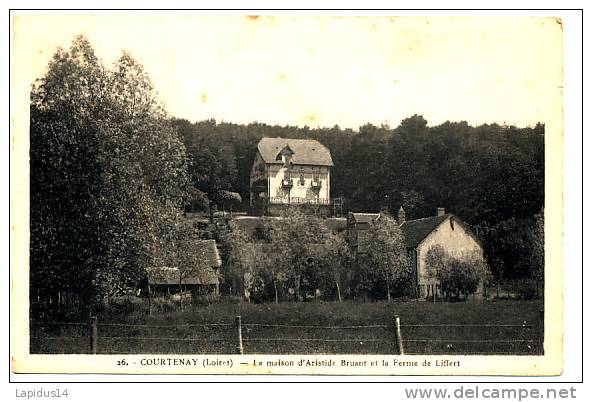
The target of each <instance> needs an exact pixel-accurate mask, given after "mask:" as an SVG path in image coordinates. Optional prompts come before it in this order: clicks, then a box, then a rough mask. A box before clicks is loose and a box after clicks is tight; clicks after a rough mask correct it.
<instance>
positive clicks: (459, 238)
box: [347, 207, 483, 298]
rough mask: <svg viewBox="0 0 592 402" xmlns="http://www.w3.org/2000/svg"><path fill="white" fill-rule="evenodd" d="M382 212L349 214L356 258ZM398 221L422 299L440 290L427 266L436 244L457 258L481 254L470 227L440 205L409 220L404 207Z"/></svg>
mask: <svg viewBox="0 0 592 402" xmlns="http://www.w3.org/2000/svg"><path fill="white" fill-rule="evenodd" d="M380 216H381V215H380V214H379V213H350V214H349V215H348V223H347V231H348V232H347V233H348V242H349V244H350V247H351V249H352V252H353V256H354V258H355V257H357V256H358V255H359V254H362V253H364V252H365V249H366V248H367V247H368V243H367V241H366V237H367V234H366V233H365V232H366V231H367V230H368V229H370V228H371V227H372V224H373V223H374V222H375V221H376V220H377V219H380ZM398 223H399V226H400V228H401V231H402V232H403V236H404V238H405V246H406V248H407V253H408V255H409V256H410V257H411V261H412V264H413V267H414V271H415V278H416V286H417V295H418V296H419V297H422V298H429V297H433V296H434V295H438V294H439V293H440V289H439V285H438V281H437V280H436V279H435V278H431V277H430V276H429V275H428V273H427V269H426V256H427V253H428V251H429V250H430V249H431V248H432V247H433V246H440V247H442V248H443V249H444V251H446V252H447V253H448V254H449V255H451V256H453V257H456V258H461V259H462V258H471V257H482V256H483V248H482V246H481V243H480V242H479V240H478V239H477V237H476V236H475V235H474V234H473V232H472V231H471V230H470V229H469V226H468V225H467V224H465V223H464V222H462V221H461V220H460V219H459V218H458V217H456V216H455V215H453V214H446V213H445V210H444V208H438V209H437V211H436V215H434V216H430V217H426V218H421V219H415V220H410V221H407V220H406V219H405V210H404V209H403V208H402V207H401V208H400V209H399V213H398Z"/></svg>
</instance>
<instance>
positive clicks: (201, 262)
mask: <svg viewBox="0 0 592 402" xmlns="http://www.w3.org/2000/svg"><path fill="white" fill-rule="evenodd" d="M196 252H197V254H198V256H197V264H196V266H194V267H187V268H186V269H184V270H183V272H181V271H180V270H179V268H178V267H149V268H146V274H147V276H148V283H149V284H151V285H178V284H179V281H180V280H181V279H182V281H181V283H182V284H184V285H215V284H217V283H218V273H217V270H216V269H215V268H219V267H221V266H222V259H221V258H220V254H219V253H218V247H216V242H215V241H214V240H197V241H196ZM213 268H214V269H213ZM181 274H183V278H181Z"/></svg>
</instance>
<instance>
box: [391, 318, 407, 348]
mask: <svg viewBox="0 0 592 402" xmlns="http://www.w3.org/2000/svg"><path fill="white" fill-rule="evenodd" d="M394 318H395V319H394V320H393V324H394V330H395V348H396V353H395V354H397V355H403V354H405V353H404V351H403V338H402V337H401V319H400V318H399V316H398V315H396V314H395V317H394Z"/></svg>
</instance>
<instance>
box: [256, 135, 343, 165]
mask: <svg viewBox="0 0 592 402" xmlns="http://www.w3.org/2000/svg"><path fill="white" fill-rule="evenodd" d="M286 146H287V147H288V148H289V149H290V150H291V151H292V152H293V153H294V154H293V155H292V164H294V165H313V166H333V159H331V152H329V149H328V148H327V147H325V146H324V145H323V144H321V143H320V142H318V141H316V140H297V139H293V138H279V137H277V138H269V137H264V138H261V141H259V144H257V149H258V150H259V153H260V154H261V157H262V158H263V161H264V162H265V163H282V162H281V161H278V160H277V159H276V157H277V155H278V154H279V153H280V152H281V151H282V150H283V149H284V148H285V147H286Z"/></svg>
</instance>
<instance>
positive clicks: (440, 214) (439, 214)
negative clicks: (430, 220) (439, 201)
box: [436, 207, 445, 216]
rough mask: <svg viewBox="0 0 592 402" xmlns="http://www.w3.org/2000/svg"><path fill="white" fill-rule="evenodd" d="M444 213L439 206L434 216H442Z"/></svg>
mask: <svg viewBox="0 0 592 402" xmlns="http://www.w3.org/2000/svg"><path fill="white" fill-rule="evenodd" d="M444 213H445V211H444V208H442V207H439V208H438V209H437V210H436V216H444Z"/></svg>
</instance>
